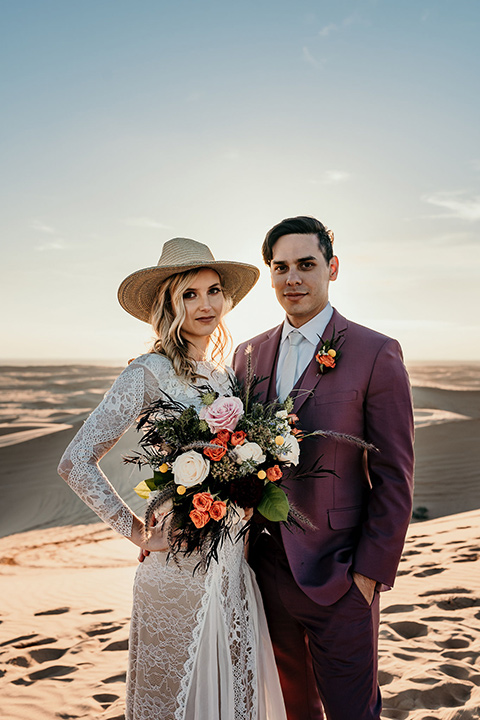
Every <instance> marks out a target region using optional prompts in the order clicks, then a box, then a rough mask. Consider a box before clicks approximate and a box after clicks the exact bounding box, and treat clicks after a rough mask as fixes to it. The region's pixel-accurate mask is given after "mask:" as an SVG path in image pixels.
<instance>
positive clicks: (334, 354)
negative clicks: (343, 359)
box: [328, 348, 337, 357]
mask: <svg viewBox="0 0 480 720" xmlns="http://www.w3.org/2000/svg"><path fill="white" fill-rule="evenodd" d="M328 354H329V355H330V357H335V356H336V354H337V351H336V350H334V349H333V348H331V349H330V350H329V351H328Z"/></svg>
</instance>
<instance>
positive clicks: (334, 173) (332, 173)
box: [323, 170, 351, 185]
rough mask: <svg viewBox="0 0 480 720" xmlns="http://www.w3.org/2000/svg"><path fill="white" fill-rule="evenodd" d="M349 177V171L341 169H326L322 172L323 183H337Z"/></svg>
mask: <svg viewBox="0 0 480 720" xmlns="http://www.w3.org/2000/svg"><path fill="white" fill-rule="evenodd" d="M350 178H351V175H350V173H348V172H344V171H343V170H326V171H325V172H324V173H323V183H324V185H338V183H341V182H345V181H346V180H349V179H350Z"/></svg>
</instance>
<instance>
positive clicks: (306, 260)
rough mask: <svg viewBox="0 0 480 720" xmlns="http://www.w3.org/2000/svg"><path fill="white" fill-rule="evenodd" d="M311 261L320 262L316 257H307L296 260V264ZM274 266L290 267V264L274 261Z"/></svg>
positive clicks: (284, 261) (283, 261)
mask: <svg viewBox="0 0 480 720" xmlns="http://www.w3.org/2000/svg"><path fill="white" fill-rule="evenodd" d="M310 260H318V258H316V257H315V255H307V257H303V258H298V259H297V260H294V262H295V263H303V262H309V261H310ZM272 264H273V265H288V262H287V261H286V260H272Z"/></svg>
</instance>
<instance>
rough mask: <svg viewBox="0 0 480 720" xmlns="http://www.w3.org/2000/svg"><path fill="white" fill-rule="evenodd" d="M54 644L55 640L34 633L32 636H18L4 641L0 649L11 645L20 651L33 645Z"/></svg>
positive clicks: (0, 644)
mask: <svg viewBox="0 0 480 720" xmlns="http://www.w3.org/2000/svg"><path fill="white" fill-rule="evenodd" d="M54 642H57V638H52V637H45V636H42V635H37V634H36V633H35V634H33V635H20V636H19V637H16V638H13V639H12V640H6V641H5V642H3V643H0V647H4V646H6V645H12V646H13V647H14V648H18V649H20V648H28V647H34V646H35V645H49V644H50V643H54Z"/></svg>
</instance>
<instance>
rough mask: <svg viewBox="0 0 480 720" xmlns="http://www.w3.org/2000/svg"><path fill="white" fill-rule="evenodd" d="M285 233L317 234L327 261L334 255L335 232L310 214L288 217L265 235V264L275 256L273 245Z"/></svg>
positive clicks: (263, 251)
mask: <svg viewBox="0 0 480 720" xmlns="http://www.w3.org/2000/svg"><path fill="white" fill-rule="evenodd" d="M283 235H316V236H317V238H318V246H319V248H320V250H321V251H322V253H323V256H324V258H325V260H326V262H327V263H329V262H330V260H331V259H332V257H333V232H332V231H331V230H328V229H327V228H326V227H325V225H323V223H321V222H320V220H316V219H315V218H314V217H310V216H308V215H299V216H298V217H293V218H286V219H285V220H282V222H279V223H278V224H277V225H274V226H273V228H272V229H271V230H269V231H268V232H267V234H266V235H265V240H264V241H263V245H262V255H263V259H264V261H265V265H270V263H271V262H272V257H273V246H274V245H275V243H276V242H277V240H278V239H279V238H281V237H282V236H283Z"/></svg>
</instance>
